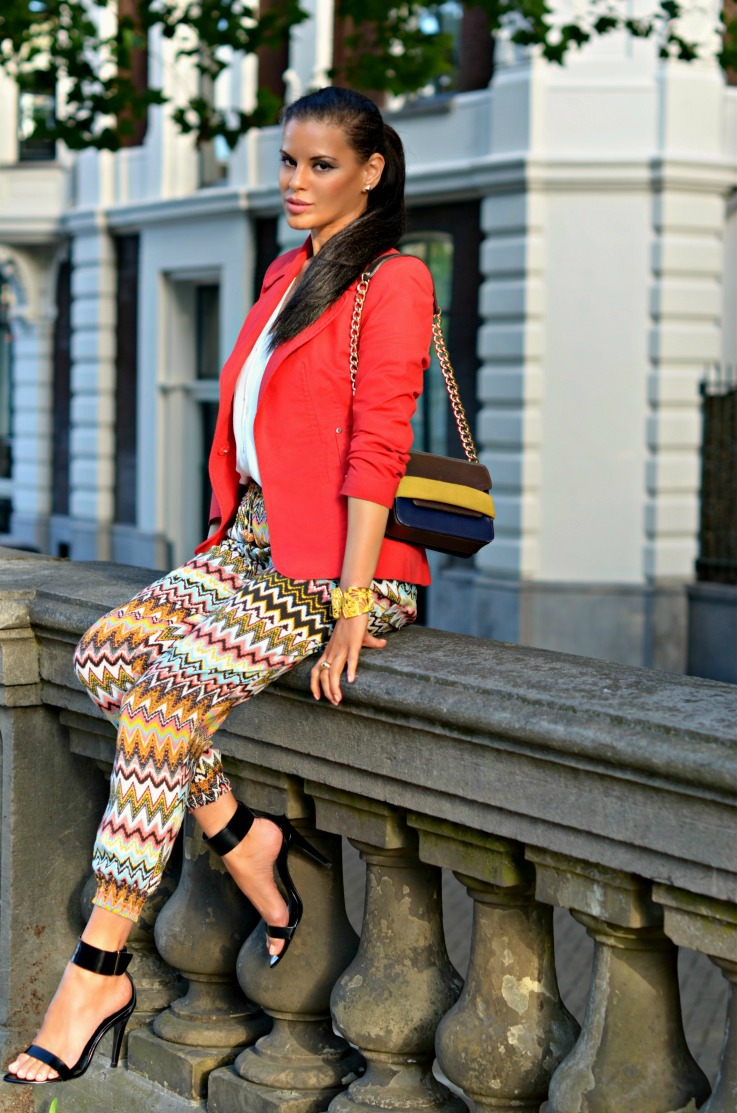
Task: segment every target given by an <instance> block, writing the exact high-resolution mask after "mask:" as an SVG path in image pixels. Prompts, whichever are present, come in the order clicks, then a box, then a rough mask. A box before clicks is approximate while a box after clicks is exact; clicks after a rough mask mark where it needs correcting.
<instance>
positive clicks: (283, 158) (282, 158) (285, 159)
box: [279, 155, 295, 166]
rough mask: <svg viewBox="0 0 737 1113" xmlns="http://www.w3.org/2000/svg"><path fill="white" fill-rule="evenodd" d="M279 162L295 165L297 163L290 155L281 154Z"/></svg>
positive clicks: (283, 164)
mask: <svg viewBox="0 0 737 1113" xmlns="http://www.w3.org/2000/svg"><path fill="white" fill-rule="evenodd" d="M279 163H280V165H281V166H294V165H295V163H294V159H293V158H290V157H289V155H279Z"/></svg>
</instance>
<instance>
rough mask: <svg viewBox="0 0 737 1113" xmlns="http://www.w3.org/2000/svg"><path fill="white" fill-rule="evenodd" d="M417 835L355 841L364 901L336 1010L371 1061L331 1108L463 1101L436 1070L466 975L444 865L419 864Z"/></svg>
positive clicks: (339, 1025)
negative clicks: (390, 842) (456, 958)
mask: <svg viewBox="0 0 737 1113" xmlns="http://www.w3.org/2000/svg"><path fill="white" fill-rule="evenodd" d="M415 840H416V836H415V835H414V833H413V832H410V831H408V832H407V837H406V840H405V841H406V844H407V845H406V846H405V847H404V848H397V849H392V850H385V849H383V848H382V847H377V846H369V845H366V844H364V843H359V842H356V841H354V840H353V839H352V840H351V841H352V842H354V845H355V846H357V847H358V849H359V850H360V851H361V856H362V857H363V859H364V861H365V862H366V906H365V911H364V917H363V929H362V932H361V942H360V944H359V949H358V953H357V955H356V957H355V959H354V960H353V962H352V963H351V965H350V966H349V967H348V969H347V970H346V971H345V973H344V974H343V976H342V977H341V978H340V979H339V981H338V983H337V984H336V986H335V989H334V990H333V994H332V997H331V1009H332V1013H333V1020H334V1022H335V1027H336V1030H337V1031H339V1032H341V1034H342V1035H344V1036H345V1037H346V1038H347V1039H348V1040H349V1041H350V1042H351V1043H352V1044H354V1045H355V1046H357V1047H358V1048H360V1050H361V1052H362V1054H363V1055H364V1057H365V1059H366V1060H367V1063H368V1067H367V1070H366V1074H365V1076H364V1077H363V1078H361V1079H358V1080H357V1081H356V1082H353V1083H352V1084H351V1086H350V1087H349V1088H348V1090H347V1091H346V1092H345V1093H343V1094H340V1095H339V1096H338V1097H336V1098H335V1099H334V1100H333V1101H332V1102H331V1104H330V1111H331V1113H348V1111H349V1110H350V1111H352V1113H355V1110H356V1109H364V1110H368V1109H372V1110H375V1109H382V1110H396V1111H399V1110H415V1109H427V1110H433V1111H436V1113H440V1111H442V1113H451V1111H453V1113H455V1111H458V1113H460V1110H462V1109H463V1104H462V1102H461V1101H460V1099H458V1098H457V1097H455V1096H454V1095H453V1094H451V1093H450V1092H449V1091H448V1090H447V1089H446V1088H445V1087H444V1086H442V1085H440V1084H439V1083H438V1082H437V1081H436V1080H435V1078H434V1077H433V1075H432V1061H433V1057H434V1040H435V1030H436V1028H437V1025H438V1023H439V1021H440V1019H441V1017H442V1016H443V1015H444V1014H445V1013H446V1012H447V1011H448V1009H449V1008H450V1007H451V1005H452V1004H453V1003H454V1002H455V1000H456V999H457V997H458V994H459V992H460V989H461V984H462V983H461V979H460V977H459V976H458V974H457V973H456V971H455V970H454V969H453V967H452V966H451V964H450V960H449V958H448V954H447V951H446V949H445V940H444V938H443V926H442V904H441V890H440V870H439V869H437V868H436V867H433V866H426V865H423V864H422V863H420V862H419V859H418V857H417V852H416V850H415V849H414V846H413V844H414V842H415Z"/></svg>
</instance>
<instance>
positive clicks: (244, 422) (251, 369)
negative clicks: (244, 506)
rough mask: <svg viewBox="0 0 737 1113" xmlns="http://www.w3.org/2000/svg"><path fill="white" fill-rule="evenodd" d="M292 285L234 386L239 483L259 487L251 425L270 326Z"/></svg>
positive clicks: (267, 357)
mask: <svg viewBox="0 0 737 1113" xmlns="http://www.w3.org/2000/svg"><path fill="white" fill-rule="evenodd" d="M293 285H294V282H290V284H289V286H288V287H287V289H286V290H285V291H284V297H283V298H282V299H281V301H280V302H279V304H278V305H277V307H276V309H275V310H274V312H273V313H272V314H271V316H270V317H269V319H268V321H267V322H266V324H265V325H264V328H263V332H262V333H261V335H260V336H259V337H258V339H257V340H256V343H255V344H254V345H253V347H252V348H251V351H250V353H249V356H248V359H247V360H246V362H245V363H244V364H243V368H242V370H241V373H240V375H239V376H238V382H237V383H236V384H235V393H234V395H233V432H234V433H235V466H236V469H237V471H238V474H239V475H240V477H241V482H243V483H247V482H248V480H249V478H250V479H254V480H255V481H256V483H258V484H259V485H260V484H261V473H260V472H259V469H258V459H257V457H256V444H255V442H254V439H253V422H254V420H255V417H256V409H257V407H258V392H259V390H260V389H261V380H262V379H263V377H264V371H265V370H266V364H267V363H268V362H269V357H270V356H271V352H270V350H269V341H270V339H271V337H270V333H271V326H272V325H273V323H274V321H275V320H276V318H277V317H278V315H279V311H280V309H281V307H282V306H283V305H284V302H285V301H286V299H287V294H288V293H289V291H290V290H291V289H292V286H293Z"/></svg>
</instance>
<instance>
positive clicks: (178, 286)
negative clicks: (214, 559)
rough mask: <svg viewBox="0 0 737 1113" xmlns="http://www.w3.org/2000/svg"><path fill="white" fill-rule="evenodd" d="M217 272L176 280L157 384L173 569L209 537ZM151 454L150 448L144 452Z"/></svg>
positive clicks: (165, 523)
mask: <svg viewBox="0 0 737 1113" xmlns="http://www.w3.org/2000/svg"><path fill="white" fill-rule="evenodd" d="M218 277H219V275H218V272H217V271H213V272H210V273H199V274H193V275H186V276H185V275H184V274H180V275H177V276H176V277H175V278H173V279H171V280H170V283H169V287H168V290H169V296H168V298H167V303H168V316H169V325H168V338H167V341H166V349H165V352H164V356H163V360H162V365H161V379H160V381H159V384H158V389H159V393H160V397H161V399H162V410H161V419H162V420H161V429H162V435H163V439H162V444H161V452H160V454H159V453H157V456H158V459H159V461H160V473H159V475H158V480H159V484H160V486H159V495H160V500H161V501H160V515H159V524H158V528H159V529H161V530H162V531H163V532H164V533H165V535H166V537H167V538H168V540H169V541H170V542H171V544H172V548H173V562H174V564H175V565H177V564H182V563H183V562H184V561H185V560H189V558H190V557H191V556H192V552H193V550H194V548H195V546H196V545H197V544H199V542H200V541H201V540H202V538H203V537H204V536H205V534H206V532H207V521H208V518H209V509H210V497H211V492H210V481H209V477H208V470H207V462H208V456H209V452H210V446H211V443H212V436H213V432H214V429H215V421H216V418H217V409H218V396H219V391H220V386H219V372H220V286H219V283H218V281H217V280H218ZM141 447H142V448H144V447H145V448H148V446H141Z"/></svg>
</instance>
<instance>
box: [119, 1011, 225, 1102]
mask: <svg viewBox="0 0 737 1113" xmlns="http://www.w3.org/2000/svg"><path fill="white" fill-rule="evenodd" d="M232 1060H233V1050H232V1048H230V1047H182V1046H177V1045H176V1044H173V1043H169V1041H168V1040H163V1039H160V1038H159V1037H158V1036H156V1035H154V1033H153V1032H150V1031H149V1030H148V1029H147V1028H137V1029H136V1031H135V1032H132V1033H131V1036H130V1039H129V1041H128V1073H129V1075H130V1074H131V1073H133V1072H135V1074H139V1075H141V1076H142V1077H143V1078H148V1079H149V1081H151V1082H155V1083H156V1085H157V1086H163V1087H164V1089H166V1090H171V1091H172V1092H173V1093H175V1094H179V1095H181V1097H183V1098H187V1099H188V1100H190V1101H192V1100H195V1099H197V1098H201V1097H204V1096H205V1094H206V1093H207V1080H208V1078H209V1076H210V1074H211V1072H212V1071H214V1070H215V1069H216V1068H217V1067H222V1066H224V1065H225V1064H226V1063H230V1062H232Z"/></svg>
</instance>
